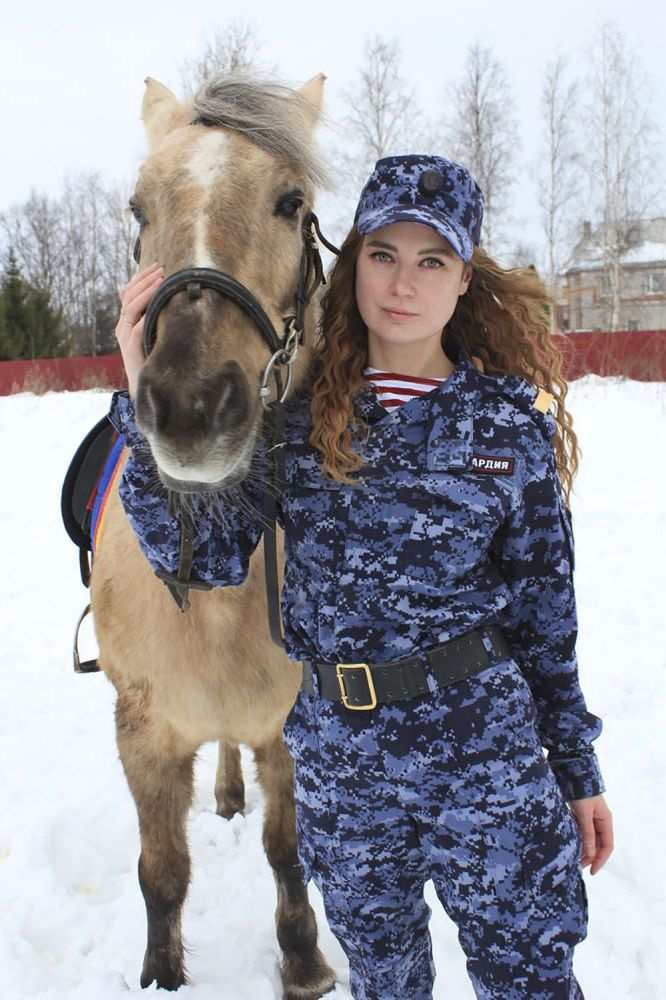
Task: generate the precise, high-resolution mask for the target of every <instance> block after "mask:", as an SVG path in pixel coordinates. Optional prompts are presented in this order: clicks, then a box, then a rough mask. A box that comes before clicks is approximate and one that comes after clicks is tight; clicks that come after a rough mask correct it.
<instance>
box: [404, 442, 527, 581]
mask: <svg viewBox="0 0 666 1000" xmlns="http://www.w3.org/2000/svg"><path fill="white" fill-rule="evenodd" d="M449 455H450V459H451V460H450V461H447V460H446V458H445V456H444V455H440V456H439V460H438V462H437V468H436V469H433V468H428V470H427V471H426V472H425V473H423V474H422V475H420V476H408V475H403V476H400V477H399V479H398V482H397V484H396V488H395V490H394V494H393V499H391V501H390V502H387V504H386V509H385V519H386V522H387V523H388V524H389V525H392V526H393V528H394V530H395V537H394V551H395V556H396V563H395V565H396V569H397V571H398V577H399V580H400V581H401V582H402V583H403V585H405V584H406V585H407V586H408V587H409V589H417V590H419V589H420V590H424V591H434V592H437V591H439V592H440V593H441V591H442V587H443V586H444V587H445V589H446V583H447V581H448V583H449V584H451V585H455V584H454V582H455V581H458V582H459V581H460V579H461V578H462V577H464V576H466V575H467V574H469V573H470V572H473V571H474V570H475V569H477V568H479V567H482V566H485V565H486V564H487V561H488V558H489V550H490V546H491V542H492V539H493V536H494V535H495V533H496V531H497V529H498V527H499V526H500V525H501V524H502V522H503V521H504V520H505V518H506V517H507V515H508V513H509V511H510V509H511V507H512V504H513V500H514V490H513V485H512V483H509V482H507V481H506V479H503V478H500V477H495V476H492V475H489V474H483V475H479V474H478V473H475V472H474V470H473V469H472V467H471V461H470V463H469V464H468V465H465V466H463V464H462V462H461V461H460V457H461V456H460V455H459V454H457V453H456V452H455V450H454V449H452V450H451V452H450V453H449ZM470 459H471V455H470ZM429 465H430V463H429Z"/></svg>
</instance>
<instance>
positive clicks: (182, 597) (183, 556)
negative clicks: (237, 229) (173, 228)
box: [143, 212, 340, 646]
mask: <svg viewBox="0 0 666 1000" xmlns="http://www.w3.org/2000/svg"><path fill="white" fill-rule="evenodd" d="M313 228H314V230H315V232H316V234H317V237H318V238H319V240H321V242H322V243H323V244H324V246H326V247H327V249H328V250H330V251H331V253H335V254H339V252H340V251H339V250H338V249H337V248H336V247H334V246H333V245H332V244H331V243H329V242H328V240H326V239H325V238H324V236H322V233H321V230H320V228H319V220H318V219H317V216H316V215H315V214H314V212H310V213H309V214H308V215H307V216H306V218H305V219H304V221H303V226H302V230H301V231H302V237H303V249H302V252H301V259H300V264H299V277H298V285H297V287H296V292H295V294H294V312H293V315H291V316H287V317H285V318H284V321H283V322H284V331H283V334H282V337H280V336H279V335H278V333H277V331H276V329H275V326H274V325H273V323H272V321H271V320H270V318H269V316H268V315H267V313H266V311H265V310H264V308H263V306H262V305H261V303H260V302H259V301H258V300H257V299H256V298H255V296H254V295H253V294H252V292H251V291H250V290H249V289H248V288H246V287H245V285H242V284H241V283H240V282H239V281H237V280H236V278H234V277H233V276H232V275H230V274H227V273H226V272H224V271H218V270H216V269H215V268H211V267H188V268H184V269H183V270H181V271H176V272H174V274H171V275H169V277H168V278H167V279H166V280H165V281H164V282H163V283H162V284H161V285H160V287H159V288H158V289H157V292H156V293H155V295H154V296H153V298H152V299H151V301H150V304H149V306H148V309H147V310H146V314H145V319H144V324H143V349H144V353H145V355H146V357H147V356H148V354H150V352H151V350H152V349H153V347H154V346H155V341H156V340H157V320H158V317H159V314H160V312H161V311H162V309H164V307H165V306H166V304H167V303H168V302H169V301H170V300H171V299H172V298H173V296H174V295H176V294H178V293H179V292H183V291H184V292H186V293H187V297H188V300H189V301H190V302H193V301H196V300H197V299H198V298H200V297H201V293H202V290H203V289H204V288H210V289H211V290H212V291H214V292H217V293H218V294H219V295H222V296H223V297H224V298H227V299H230V300H231V301H232V302H233V303H234V304H235V305H237V306H238V307H239V308H240V309H241V310H242V311H243V312H244V313H245V314H246V315H247V316H248V317H249V318H250V319H251V320H252V322H253V324H254V325H255V326H256V328H257V330H258V331H259V333H260V334H261V335H262V337H263V338H264V340H265V341H266V343H267V345H268V347H269V349H270V351H271V357H270V359H269V361H268V364H267V365H266V368H265V370H264V375H263V378H262V381H261V388H260V390H259V395H260V399H261V405H262V406H263V408H264V422H265V426H266V432H267V437H268V444H269V447H268V467H267V469H266V475H265V480H264V500H263V515H264V522H265V524H264V570H265V577H266V597H267V603H268V624H269V629H270V633H271V638H272V639H273V641H274V642H275V643H276V644H277V645H278V646H282V645H284V643H283V639H282V627H281V621H280V599H279V588H278V562H277V533H276V524H277V495H278V491H281V490H282V487H283V485H284V481H285V471H284V448H285V444H286V440H285V431H284V426H285V421H284V407H283V404H284V401H285V399H286V398H287V395H288V393H289V390H290V388H291V383H292V374H293V365H294V362H295V360H296V356H297V354H298V349H299V347H300V346H301V344H302V343H303V338H304V325H305V310H306V308H307V306H308V303H309V302H310V299H311V298H312V295H313V294H314V292H315V291H316V289H317V288H319V286H320V285H322V284H325V278H324V268H323V265H322V262H321V256H320V254H319V247H318V244H317V238H316V237H315V235H314V233H313V231H312V230H313ZM283 368H286V374H285V378H284V383H283V379H282V374H281V369H283ZM271 377H272V378H273V379H274V380H275V395H274V397H273V390H272V389H271V387H270V384H269V383H270V380H271ZM271 397H273V398H271ZM169 511H170V513H171V514H172V515H173V516H178V517H179V519H180V558H179V563H178V570H177V571H176V573H175V574H174V573H167V572H166V570H157V571H156V576H158V577H159V579H160V580H162V581H163V582H164V583H165V584H166V586H167V587H168V589H169V591H170V593H171V595H172V597H173V598H174V600H175V601H176V604H177V605H178V607H179V608H180V610H181V611H187V609H188V608H189V606H190V601H189V590H190V588H195V589H198V590H211V589H212V585H211V584H209V583H206V582H205V581H203V580H196V579H193V578H192V558H193V546H194V537H195V528H194V524H193V521H192V516H191V513H190V511H189V509H188V508H187V506H186V504H185V502H184V501H183V499H182V498H181V497H180V496H179V495H178V494H177V493H175V492H173V491H172V492H171V493H170V494H169Z"/></svg>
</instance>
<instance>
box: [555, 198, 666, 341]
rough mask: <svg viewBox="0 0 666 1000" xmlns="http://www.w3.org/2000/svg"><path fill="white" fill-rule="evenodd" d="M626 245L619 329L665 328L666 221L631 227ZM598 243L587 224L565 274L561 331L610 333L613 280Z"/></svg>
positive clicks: (561, 302)
mask: <svg viewBox="0 0 666 1000" xmlns="http://www.w3.org/2000/svg"><path fill="white" fill-rule="evenodd" d="M628 242H629V243H630V244H631V249H629V250H628V251H626V252H625V253H624V254H623V255H622V270H621V282H620V321H619V324H618V326H619V329H620V330H663V329H666V218H659V219H643V220H640V221H637V222H633V223H632V224H631V228H630V231H629V233H628ZM599 244H600V240H599V238H598V231H595V230H593V228H592V225H591V223H589V222H584V223H583V226H582V232H581V237H580V240H579V241H578V243H577V244H576V246H575V247H574V249H573V251H572V254H571V258H570V260H569V263H568V265H567V267H566V269H565V270H564V272H563V274H562V285H561V289H560V296H559V310H558V311H559V316H558V319H559V323H560V328H561V329H562V330H565V331H566V330H607V329H608V328H609V324H608V317H609V304H610V303H609V300H610V280H609V277H608V274H607V272H606V270H605V267H604V260H603V254H602V251H601V249H600V245H599Z"/></svg>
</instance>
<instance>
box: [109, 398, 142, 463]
mask: <svg viewBox="0 0 666 1000" xmlns="http://www.w3.org/2000/svg"><path fill="white" fill-rule="evenodd" d="M109 420H110V421H111V423H112V424H113V426H114V427H115V429H116V430H117V431H118V433H119V434H124V435H125V443H126V444H127V446H128V447H129V448H133V447H134V446H135V445H136V444H143V445H145V444H146V438H145V437H144V435H143V434H142V433H141V431H140V430H139V428H138V427H137V424H136V415H135V412H134V402H133V400H131V399H130V397H129V393H128V392H127V390H126V389H122V390H120V391H119V392H114V394H113V396H112V397H111V407H110V409H109Z"/></svg>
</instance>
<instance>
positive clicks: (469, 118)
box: [446, 42, 518, 252]
mask: <svg viewBox="0 0 666 1000" xmlns="http://www.w3.org/2000/svg"><path fill="white" fill-rule="evenodd" d="M446 132H447V135H448V140H449V143H450V145H451V152H452V155H453V157H454V158H455V159H457V160H459V161H460V162H461V163H462V164H464V166H466V167H467V168H468V169H469V170H470V171H471V172H472V174H473V176H474V178H475V180H476V181H477V182H478V184H479V185H480V186H481V189H482V190H483V193H484V195H485V199H486V203H485V211H484V216H483V232H482V242H483V245H484V247H485V249H486V250H488V251H490V252H496V250H497V246H498V244H499V237H500V230H501V227H502V225H503V223H504V222H505V213H506V208H507V203H508V198H509V191H510V189H511V184H512V183H513V173H512V171H513V165H514V162H515V154H516V149H517V146H518V130H517V123H516V113H515V102H514V98H513V95H512V93H511V88H510V85H509V80H508V77H507V75H506V72H505V70H504V68H503V67H502V65H501V64H500V63H499V62H498V61H497V59H495V57H494V56H493V53H492V50H491V49H488V48H483V47H482V46H481V45H480V44H479V43H478V42H477V43H476V44H475V45H473V46H471V48H470V49H469V51H468V53H467V59H466V61H465V70H464V74H463V78H462V80H461V81H460V82H459V83H457V84H454V85H453V111H452V114H451V116H450V117H449V119H448V121H447V123H446Z"/></svg>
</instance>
